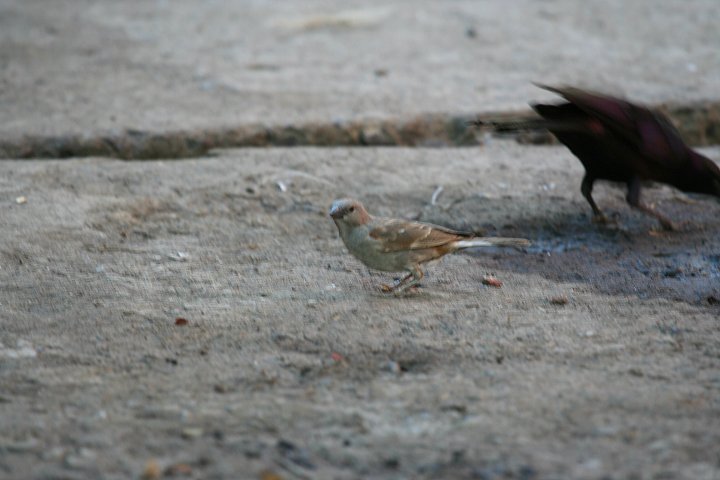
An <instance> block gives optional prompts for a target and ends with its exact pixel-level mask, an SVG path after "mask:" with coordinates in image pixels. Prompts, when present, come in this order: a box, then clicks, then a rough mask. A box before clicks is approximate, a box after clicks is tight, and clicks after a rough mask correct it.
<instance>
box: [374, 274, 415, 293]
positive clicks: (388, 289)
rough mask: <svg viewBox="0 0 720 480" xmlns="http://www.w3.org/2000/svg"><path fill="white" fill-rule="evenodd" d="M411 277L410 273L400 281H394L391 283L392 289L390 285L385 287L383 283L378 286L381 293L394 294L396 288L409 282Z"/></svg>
mask: <svg viewBox="0 0 720 480" xmlns="http://www.w3.org/2000/svg"><path fill="white" fill-rule="evenodd" d="M412 276H413V274H412V273H408V274H407V275H405V276H404V277H403V278H401V279H400V280H396V281H395V282H393V284H392V287H391V286H390V285H386V284H384V283H383V284H382V285H380V290H382V291H383V292H386V293H388V292H394V291H395V289H396V288H398V287H399V286H400V285H402V284H403V283H405V282H407V281H408V280H410V279H411V278H412Z"/></svg>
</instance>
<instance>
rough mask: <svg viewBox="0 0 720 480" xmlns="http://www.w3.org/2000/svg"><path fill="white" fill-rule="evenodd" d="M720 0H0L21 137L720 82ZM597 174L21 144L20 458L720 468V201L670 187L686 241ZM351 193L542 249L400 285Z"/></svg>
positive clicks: (3, 400)
mask: <svg viewBox="0 0 720 480" xmlns="http://www.w3.org/2000/svg"><path fill="white" fill-rule="evenodd" d="M719 17H720V9H717V8H715V2H714V1H669V0H663V1H659V2H653V3H652V4H650V3H648V2H632V1H631V2H627V1H626V2H619V1H618V2H615V1H609V2H583V3H578V2H572V1H570V0H557V1H547V2H531V1H527V2H518V3H517V4H514V6H513V8H509V7H508V4H507V2H499V1H497V2H496V1H489V2H482V3H477V2H462V1H458V2H443V3H437V2H400V1H397V2H390V3H387V2H377V3H375V2H358V3H353V4H343V6H342V7H338V6H337V4H336V3H334V2H310V3H307V2H305V3H303V4H302V5H300V4H296V3H294V2H286V3H283V2H260V1H257V2H237V3H233V4H230V5H228V4H227V3H226V2H202V3H197V2H182V1H173V2H163V1H156V2H147V1H146V2H122V3H120V2H109V1H101V2H90V1H88V2H81V1H72V2H71V1H67V2H64V1H52V2H50V1H46V2H42V1H38V2H22V1H9V0H7V1H0V39H2V42H0V65H2V68H0V85H1V86H2V88H0V105H2V107H1V108H0V115H1V116H2V118H1V120H2V121H0V137H1V138H2V139H4V140H8V141H15V140H17V139H21V138H23V137H25V136H36V137H43V136H45V137H48V138H49V137H52V136H56V135H79V136H84V137H98V138H102V137H104V136H106V135H108V134H112V133H113V132H115V131H121V130H122V131H125V130H126V129H131V130H138V131H152V132H170V131H185V132H193V131H196V130H198V129H219V128H231V129H232V128H243V127H244V126H246V125H249V124H262V125H272V124H281V125H296V124H298V125H299V124H303V123H306V122H321V123H322V122H324V123H328V124H332V123H333V122H336V121H339V120H342V121H344V120H348V119H349V120H355V119H367V118H378V119H383V120H385V119H392V118H397V119H403V118H410V117H413V116H415V115H418V114H423V113H427V112H437V113H441V114H471V113H474V112H482V111H504V110H507V111H512V110H521V109H523V108H525V107H524V105H525V104H526V102H527V101H528V100H533V99H546V98H549V97H548V96H546V94H544V93H542V92H541V91H539V90H538V89H536V88H535V87H533V86H532V85H530V83H529V82H530V81H531V80H538V81H543V82H548V83H553V82H561V83H579V84H583V85H591V86H594V87H596V88H601V89H603V90H606V91H618V90H622V91H623V92H625V93H626V94H628V95H629V96H631V97H632V98H635V99H638V100H641V101H646V102H650V103H661V102H670V103H676V104H681V105H682V104H685V103H688V104H690V103H693V102H701V103H702V102H705V101H708V102H717V101H718V100H720V82H718V80H717V79H718V78H720V53H718V50H717V48H715V45H718V44H720V33H718V30H717V29H716V28H715V27H716V25H717V24H718V20H720V18H719ZM703 153H705V154H706V155H708V156H709V157H710V158H713V159H715V160H716V161H718V160H720V150H718V148H717V147H709V148H705V149H704V150H703ZM581 176H582V167H581V165H580V164H579V162H578V161H577V160H576V159H575V158H574V157H573V156H572V155H571V154H570V153H569V152H568V151H567V150H566V149H565V148H564V147H562V146H522V145H518V144H516V143H515V142H513V141H505V140H495V139H492V140H489V141H487V142H485V144H484V145H482V146H474V147H467V148H342V147H334V148H265V149H252V148H245V149H236V150H218V151H213V152H210V154H208V155H206V156H202V157H198V158H192V159H183V160H177V159H173V158H163V159H155V160H151V161H143V162H127V161H121V160H117V159H110V158H98V157H88V158H71V159H63V160H60V159H51V158H46V159H36V160H15V159H12V158H8V159H3V160H0V225H2V227H3V228H1V229H0V478H8V479H25V478H33V479H76V478H77V479H86V478H87V479H90V478H92V479H96V478H108V479H116V478H117V479H121V478H122V479H124V478H145V479H157V478H196V479H209V478H218V479H220V478H222V479H224V478H228V479H229V478H249V479H261V480H277V479H298V478H299V479H315V478H318V479H325V478H327V479H330V478H338V479H345V478H347V479H356V478H377V479H396V478H427V479H431V478H432V479H435V478H468V479H483V480H485V479H493V480H498V479H525V480H530V479H626V478H628V479H629V478H632V479H675V478H679V479H708V480H714V479H717V478H720V448H719V447H718V445H720V375H719V374H718V372H720V370H719V367H720V332H719V331H718V328H717V327H718V318H719V317H720V236H719V235H718V232H719V231H720V204H718V202H716V201H713V200H710V199H695V198H690V197H688V196H687V195H685V194H682V193H680V192H678V191H676V190H673V189H671V188H668V187H659V188H651V189H647V190H646V193H645V197H646V198H647V199H648V200H649V201H652V202H653V203H655V204H656V206H657V208H659V209H660V210H662V211H663V212H665V213H666V214H668V215H669V216H671V217H672V218H674V219H676V220H678V221H680V222H684V223H683V226H682V229H681V230H680V231H678V232H672V233H665V232H660V231H657V230H656V225H655V223H654V221H653V220H652V219H650V218H648V217H646V216H643V215H642V214H640V213H638V212H636V211H633V210H631V209H630V208H629V207H628V206H627V205H626V204H625V202H624V192H622V191H620V190H618V189H615V188H612V187H609V186H605V185H602V184H601V185H599V186H598V187H597V194H596V199H597V200H598V203H599V204H600V206H601V207H602V208H603V209H604V210H605V211H606V213H608V215H609V216H610V217H612V218H613V219H614V220H615V222H616V223H615V224H614V225H610V226H599V225H594V224H592V223H591V222H590V215H589V213H590V212H589V207H588V206H587V204H586V202H585V200H584V199H583V198H582V196H581V195H580V193H579V184H580V178H581ZM439 186H442V191H441V192H440V193H439V194H438V195H437V196H436V200H437V201H436V202H435V203H433V202H432V201H431V198H432V197H433V193H434V192H438V187H439ZM346 195H351V196H355V197H357V198H360V199H362V200H363V201H364V203H365V204H366V205H367V207H368V208H369V209H370V211H371V212H373V213H377V214H382V215H394V216H401V217H406V218H417V219H421V220H425V221H430V222H434V223H440V224H444V225H448V226H451V227H454V228H460V229H466V230H473V231H476V232H478V233H482V234H486V235H503V236H523V237H526V238H529V239H531V240H532V241H533V242H534V243H533V245H532V246H531V247H529V248H527V249H525V250H523V251H517V250H501V249H492V250H489V251H482V250H474V251H470V252H466V253H464V254H458V255H453V256H450V257H447V258H446V259H444V260H443V261H442V262H441V263H439V264H437V265H434V266H430V267H429V268H428V271H427V273H428V275H427V277H426V279H425V280H424V281H423V284H422V288H420V289H418V291H417V292H413V293H410V294H408V295H406V296H403V297H400V298H396V297H392V296H390V297H389V296H387V295H384V294H382V293H381V292H379V291H378V289H377V285H378V284H380V283H382V282H387V281H389V280H390V279H391V277H392V276H391V275H387V274H382V273H377V272H368V271H367V269H366V268H365V267H363V266H362V265H361V264H360V263H359V262H358V261H356V260H355V259H353V258H352V257H350V256H349V255H348V254H347V252H346V251H345V248H344V246H343V245H342V243H341V241H340V240H339V239H338V237H337V233H336V230H335V227H334V225H333V224H332V222H330V220H329V219H328V218H327V216H326V211H327V208H328V206H329V204H330V202H331V201H332V200H333V199H334V198H337V197H340V196H346ZM487 276H494V277H495V278H497V279H499V280H500V281H501V282H502V286H501V287H500V288H494V287H492V286H487V285H484V284H483V279H484V278H485V277H487Z"/></svg>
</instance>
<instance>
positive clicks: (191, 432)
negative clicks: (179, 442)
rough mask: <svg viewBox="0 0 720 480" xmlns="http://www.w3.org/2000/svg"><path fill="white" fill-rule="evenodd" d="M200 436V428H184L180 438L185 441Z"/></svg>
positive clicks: (201, 432) (201, 430) (201, 431)
mask: <svg viewBox="0 0 720 480" xmlns="http://www.w3.org/2000/svg"><path fill="white" fill-rule="evenodd" d="M202 434H203V429H202V428H186V429H184V430H183V431H182V437H183V438H184V439H186V440H190V439H193V438H198V437H201V436H202Z"/></svg>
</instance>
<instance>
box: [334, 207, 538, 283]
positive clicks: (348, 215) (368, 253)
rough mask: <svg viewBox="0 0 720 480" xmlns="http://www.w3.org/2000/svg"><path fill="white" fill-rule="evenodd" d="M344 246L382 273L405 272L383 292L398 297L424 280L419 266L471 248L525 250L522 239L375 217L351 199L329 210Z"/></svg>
mask: <svg viewBox="0 0 720 480" xmlns="http://www.w3.org/2000/svg"><path fill="white" fill-rule="evenodd" d="M329 214H330V217H331V218H332V219H333V221H334V222H335V225H336V226H337V228H338V231H339V233H340V238H342V241H343V243H345V246H346V247H347V249H348V250H349V251H350V253H351V254H352V255H353V256H354V257H355V258H357V259H358V260H360V261H361V262H362V263H364V264H365V265H367V266H368V267H370V268H373V269H375V270H381V271H384V272H400V271H405V272H408V274H407V276H405V277H404V278H402V279H401V280H399V281H397V282H395V284H394V285H393V286H388V285H382V286H381V290H383V291H385V292H396V293H400V292H403V291H405V290H406V289H408V288H410V287H412V286H414V285H417V284H418V282H420V280H421V279H422V278H423V275H424V273H423V270H422V268H421V265H422V264H424V263H427V262H429V261H431V260H437V259H439V258H440V257H442V256H444V255H447V254H448V253H453V252H456V251H458V250H461V249H464V248H472V247H526V246H528V245H530V241H528V240H526V239H524V238H501V237H491V238H486V237H476V236H474V235H473V234H472V233H465V232H459V231H456V230H451V229H449V228H445V227H441V226H438V225H432V224H429V223H422V222H413V221H408V220H401V219H395V218H383V217H374V216H372V215H370V214H369V213H368V212H367V210H365V207H363V205H362V203H360V202H358V201H357V200H353V199H350V198H343V199H340V200H335V201H334V202H333V204H332V206H331V207H330V212H329Z"/></svg>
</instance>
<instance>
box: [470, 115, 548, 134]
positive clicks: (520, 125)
mask: <svg viewBox="0 0 720 480" xmlns="http://www.w3.org/2000/svg"><path fill="white" fill-rule="evenodd" d="M470 125H473V126H475V127H478V128H482V129H487V130H492V131H494V132H497V133H517V132H528V131H531V132H532V131H537V130H547V129H548V128H549V127H550V125H549V122H548V121H547V120H545V119H544V118H519V119H516V120H491V119H488V120H482V119H479V118H478V119H476V120H473V121H472V122H470Z"/></svg>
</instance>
